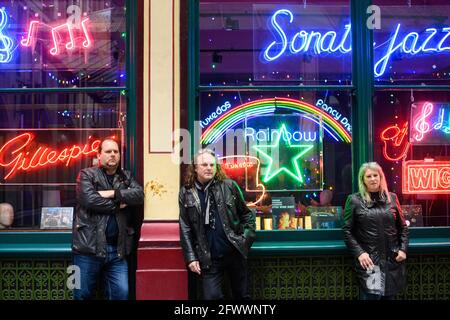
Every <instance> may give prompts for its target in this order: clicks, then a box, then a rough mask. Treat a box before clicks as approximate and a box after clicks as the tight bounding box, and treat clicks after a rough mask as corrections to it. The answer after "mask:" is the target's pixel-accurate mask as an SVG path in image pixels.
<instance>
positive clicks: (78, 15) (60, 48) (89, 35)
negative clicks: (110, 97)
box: [0, 0, 125, 88]
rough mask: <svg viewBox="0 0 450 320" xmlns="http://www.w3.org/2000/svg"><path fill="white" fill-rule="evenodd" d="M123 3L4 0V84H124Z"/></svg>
mask: <svg viewBox="0 0 450 320" xmlns="http://www.w3.org/2000/svg"><path fill="white" fill-rule="evenodd" d="M124 3H125V1H124V0H111V1H104V0H82V1H75V2H74V1H56V0H54V1H0V73H1V75H2V76H1V77H0V87H3V88H44V87H47V88H48V87H61V88H68V87H100V86H106V87H114V86H123V85H124V84H125V7H124Z"/></svg>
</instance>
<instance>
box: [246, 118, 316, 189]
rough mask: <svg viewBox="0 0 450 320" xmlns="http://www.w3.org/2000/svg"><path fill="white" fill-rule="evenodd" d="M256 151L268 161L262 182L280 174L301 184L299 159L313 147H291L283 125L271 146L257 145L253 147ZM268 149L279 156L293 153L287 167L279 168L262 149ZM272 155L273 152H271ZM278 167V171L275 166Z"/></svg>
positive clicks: (301, 145) (303, 145)
mask: <svg viewBox="0 0 450 320" xmlns="http://www.w3.org/2000/svg"><path fill="white" fill-rule="evenodd" d="M282 136H283V137H284V138H283V140H284V143H282V144H281V146H280V139H281V137H282ZM253 148H254V149H255V150H256V151H258V152H259V153H261V155H262V156H264V157H265V158H266V159H267V160H269V165H268V167H267V170H266V174H265V176H264V178H263V182H265V183H267V182H269V181H270V180H272V179H273V178H274V177H276V176H277V175H279V174H281V173H283V172H284V173H286V174H288V175H289V176H290V177H292V178H293V179H294V180H296V181H298V182H300V183H302V184H303V175H302V173H301V170H300V165H299V159H300V158H301V157H302V156H303V155H304V154H305V153H307V152H308V151H310V150H311V149H312V148H313V145H311V144H309V145H308V144H298V145H292V144H291V141H290V139H289V137H288V132H287V129H286V126H285V125H284V124H283V125H282V126H281V128H280V130H279V134H278V136H277V138H276V141H275V143H274V144H272V145H259V146H254V147H253ZM266 148H270V149H271V150H278V152H279V154H280V155H282V154H286V153H290V154H292V153H294V154H295V156H293V157H290V161H289V163H288V166H281V164H280V163H279V162H278V163H277V161H274V160H273V157H271V156H269V155H268V154H267V153H266V152H265V151H263V150H262V149H266ZM271 153H272V154H273V151H272V152H271ZM277 165H278V169H277V168H276V166H277Z"/></svg>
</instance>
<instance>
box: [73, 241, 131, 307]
mask: <svg viewBox="0 0 450 320" xmlns="http://www.w3.org/2000/svg"><path fill="white" fill-rule="evenodd" d="M73 264H74V265H76V266H78V267H79V268H80V288H76V289H74V290H73V298H74V300H89V299H92V298H93V295H94V292H95V287H96V284H97V280H98V278H99V276H100V275H101V274H102V273H103V283H104V289H105V298H106V299H108V300H127V299H128V263H127V260H126V259H122V258H119V257H118V255H117V246H111V245H108V246H107V249H106V258H99V257H95V256H88V255H82V254H74V255H73Z"/></svg>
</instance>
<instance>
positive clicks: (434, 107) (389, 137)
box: [374, 89, 450, 227]
mask: <svg viewBox="0 0 450 320" xmlns="http://www.w3.org/2000/svg"><path fill="white" fill-rule="evenodd" d="M449 101H450V92H449V91H426V90H423V91H417V90H405V91H399V90H394V89H392V90H385V91H376V95H375V104H374V110H375V113H374V123H375V126H374V127H375V129H374V141H375V146H374V148H375V150H374V151H375V152H374V154H375V159H376V161H378V162H379V163H380V164H381V165H382V167H383V168H384V169H385V173H386V178H387V181H388V187H389V188H390V190H392V191H393V192H395V193H397V195H398V196H399V200H400V203H401V204H402V205H403V206H404V209H405V214H406V215H407V218H408V221H409V223H410V225H411V226H412V227H438V226H450V211H449V208H450V202H449V194H450V184H449V180H448V171H449V166H450V150H449V145H450V140H449V134H450V129H448V128H450V123H449V119H450V118H449V114H450V102H449Z"/></svg>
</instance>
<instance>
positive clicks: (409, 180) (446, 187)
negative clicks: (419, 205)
mask: <svg viewBox="0 0 450 320" xmlns="http://www.w3.org/2000/svg"><path fill="white" fill-rule="evenodd" d="M402 189H403V190H402V192H403V193H404V194H450V162H448V161H432V160H431V161H429V160H423V161H421V160H411V161H406V162H404V163H403V185H402Z"/></svg>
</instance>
